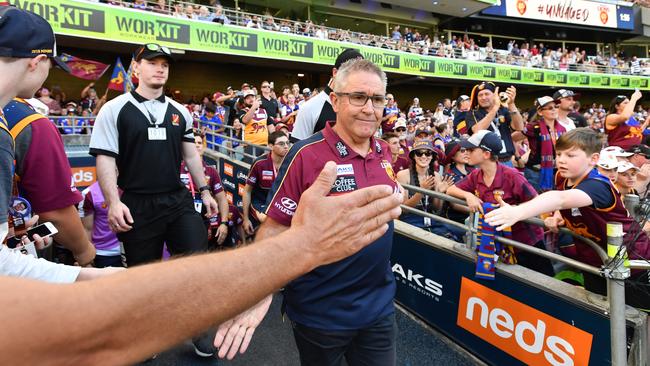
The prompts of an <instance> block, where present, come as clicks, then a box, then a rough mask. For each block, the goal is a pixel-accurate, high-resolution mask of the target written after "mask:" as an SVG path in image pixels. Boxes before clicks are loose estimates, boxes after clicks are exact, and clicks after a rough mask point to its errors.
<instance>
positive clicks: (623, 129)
mask: <svg viewBox="0 0 650 366" xmlns="http://www.w3.org/2000/svg"><path fill="white" fill-rule="evenodd" d="M641 97H642V94H641V92H640V91H638V90H637V91H635V92H634V93H632V96H631V97H630V99H628V98H627V97H626V96H625V95H619V96H616V97H614V99H612V103H611V104H610V106H609V110H608V111H607V117H605V132H606V133H607V143H608V144H609V145H610V146H620V147H622V148H623V149H624V150H626V149H629V148H631V147H632V146H634V145H638V144H640V143H641V139H642V137H643V131H644V130H645V129H646V127H648V125H649V124H650V119H646V120H645V121H644V122H642V123H641V122H640V121H637V120H636V118H634V108H635V107H636V103H637V102H638V101H639V99H641Z"/></svg>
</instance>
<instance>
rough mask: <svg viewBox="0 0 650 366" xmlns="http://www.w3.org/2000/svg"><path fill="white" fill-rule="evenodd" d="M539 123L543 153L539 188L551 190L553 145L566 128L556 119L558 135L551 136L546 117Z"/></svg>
mask: <svg viewBox="0 0 650 366" xmlns="http://www.w3.org/2000/svg"><path fill="white" fill-rule="evenodd" d="M537 123H539V137H540V155H541V163H540V168H541V169H540V174H539V188H540V190H541V191H550V190H551V189H553V168H554V167H553V165H554V164H553V162H554V159H553V147H554V146H555V141H557V139H558V138H560V136H562V134H564V133H565V132H566V129H564V127H563V126H562V125H561V124H560V123H559V122H558V121H557V120H555V122H553V123H554V124H555V134H556V136H551V132H550V131H549V130H548V126H547V125H546V122H544V119H540V120H539V121H538V122H537Z"/></svg>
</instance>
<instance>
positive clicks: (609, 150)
mask: <svg viewBox="0 0 650 366" xmlns="http://www.w3.org/2000/svg"><path fill="white" fill-rule="evenodd" d="M637 146H638V145H637ZM600 153H601V154H602V153H606V154H612V155H614V156H615V157H617V158H627V157H628V156H632V155H634V154H635V153H634V152H625V150H623V148H622V147H620V146H608V147H606V148H604V149H602V150H601V151H600Z"/></svg>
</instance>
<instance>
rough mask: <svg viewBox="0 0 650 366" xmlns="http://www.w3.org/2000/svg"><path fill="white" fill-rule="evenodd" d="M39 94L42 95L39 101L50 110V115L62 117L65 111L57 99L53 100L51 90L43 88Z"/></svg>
mask: <svg viewBox="0 0 650 366" xmlns="http://www.w3.org/2000/svg"><path fill="white" fill-rule="evenodd" d="M38 94H39V95H40V96H39V97H38V100H40V101H41V102H42V103H43V104H45V105H46V106H47V108H49V115H51V116H60V115H61V112H63V109H62V108H61V103H59V102H58V101H57V100H56V99H54V98H52V97H51V95H50V90H49V89H48V88H46V87H42V88H41V89H40V90H39V91H38Z"/></svg>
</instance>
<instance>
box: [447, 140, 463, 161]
mask: <svg viewBox="0 0 650 366" xmlns="http://www.w3.org/2000/svg"><path fill="white" fill-rule="evenodd" d="M460 141H461V140H458V139H453V140H451V141H449V142H448V143H447V145H445V165H446V164H449V163H451V162H452V159H453V158H454V155H456V153H457V152H458V151H459V150H460V147H461V146H460Z"/></svg>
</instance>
